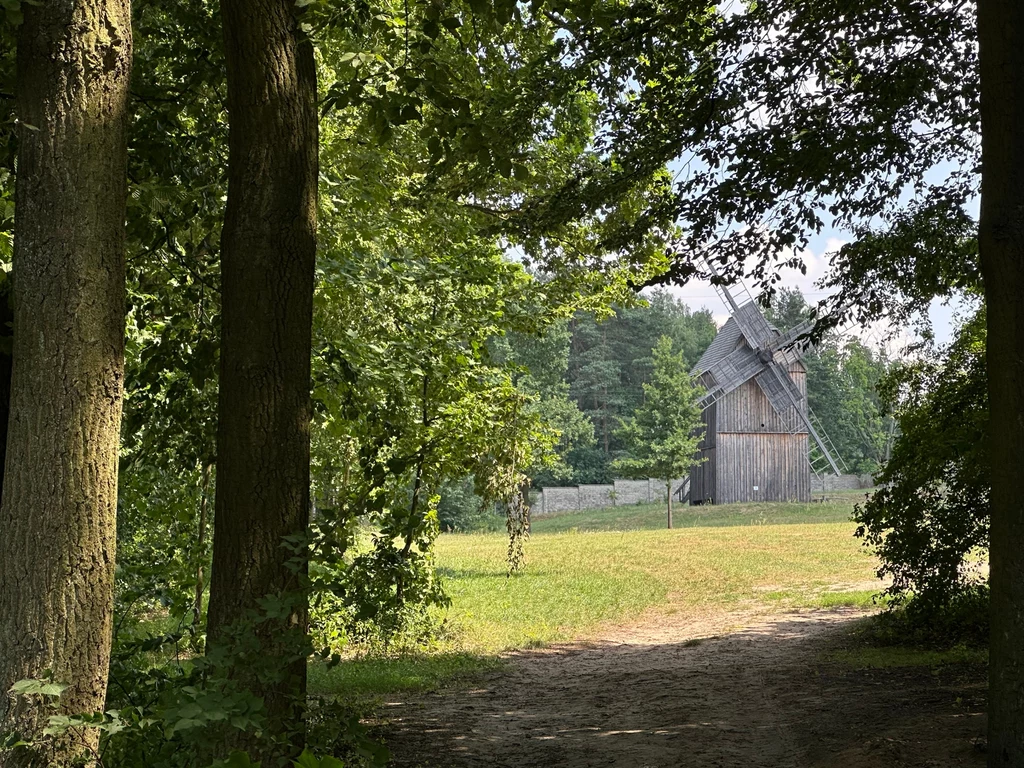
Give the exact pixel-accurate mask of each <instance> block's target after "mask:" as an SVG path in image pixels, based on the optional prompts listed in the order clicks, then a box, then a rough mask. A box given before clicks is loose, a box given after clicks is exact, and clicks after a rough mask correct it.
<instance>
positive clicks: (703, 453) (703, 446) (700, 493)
mask: <svg viewBox="0 0 1024 768" xmlns="http://www.w3.org/2000/svg"><path fill="white" fill-rule="evenodd" d="M717 413H718V404H717V403H715V404H713V405H711V406H709V407H708V408H707V409H705V411H704V413H703V414H702V415H701V422H702V423H703V425H704V439H703V440H701V442H700V444H699V445H698V447H697V456H698V458H699V459H700V460H699V462H698V463H696V464H694V465H693V467H691V468H690V503H691V504H703V503H704V502H706V501H710V500H711V499H713V498H714V495H715V444H716V443H717V435H718V432H717V430H716V428H715V427H716V423H717Z"/></svg>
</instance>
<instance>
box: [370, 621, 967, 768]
mask: <svg viewBox="0 0 1024 768" xmlns="http://www.w3.org/2000/svg"><path fill="white" fill-rule="evenodd" d="M862 616H863V613H858V612H856V611H851V610H830V611H810V612H802V613H789V614H784V615H777V616H773V617H767V618H765V617H761V618H755V617H753V616H751V615H749V614H748V615H739V614H723V615H719V616H712V617H705V618H701V619H693V618H690V619H686V618H672V617H659V618H657V619H656V620H651V621H648V622H645V623H643V624H640V625H637V626H634V627H629V628H623V629H620V630H616V631H614V632H612V633H610V634H609V636H608V637H606V638H604V639H603V640H601V641H600V642H595V643H589V644H570V645H565V646H561V647H556V648H551V649H545V650H543V651H536V652H524V653H519V654H515V655H514V656H512V657H510V660H511V663H510V664H509V665H508V667H506V668H505V669H503V670H501V671H500V672H499V673H495V674H494V675H492V676H491V677H490V678H489V679H487V680H486V681H485V682H484V684H483V685H482V686H481V687H478V688H474V689H469V690H467V689H451V690H444V691H441V692H438V693H434V694H429V695H426V696H417V697H410V698H406V699H401V700H393V701H390V702H389V706H388V707H387V710H388V711H387V714H388V716H389V718H390V726H389V727H388V729H387V737H388V744H389V747H390V748H391V750H392V754H393V756H394V761H393V763H392V764H393V765H394V766H398V767H399V768H413V767H414V766H415V767H420V766H422V767H424V768H483V767H484V766H487V767H488V768H491V767H493V768H502V767H504V766H508V767H509V768H512V767H513V766H514V767H515V768H532V767H533V766H565V768H597V767H598V766H623V767H624V768H683V767H686V768H689V767H690V766H693V767H694V768H719V767H721V768H733V767H736V768H741V767H742V768H762V767H763V768H804V766H808V767H813V768H826V767H829V768H831V767H833V766H834V767H835V768H899V767H900V766H914V767H915V768H926V767H927V768H940V767H941V768H944V767H945V766H982V765H983V764H984V754H983V753H982V752H981V751H980V750H979V749H978V748H977V747H976V746H975V743H976V742H978V741H979V737H980V736H981V735H982V734H983V733H984V722H983V720H984V717H983V715H981V714H980V710H981V709H982V708H983V703H984V702H983V694H984V687H983V682H984V681H983V677H984V674H983V671H981V670H978V669H975V668H971V669H965V668H956V669H953V668H943V669H940V670H938V671H937V672H936V671H933V670H931V669H930V668H928V667H910V668H897V669H885V670H878V669H873V670H852V669H845V668H840V667H838V666H837V665H835V664H830V663H829V662H827V661H824V660H823V654H825V653H827V652H828V651H829V650H831V649H835V648H837V647H839V646H841V644H842V643H843V642H844V639H843V638H844V636H845V634H846V633H845V630H846V629H848V628H849V626H850V625H851V623H852V622H854V621H856V620H858V619H859V618H861V617H862ZM717 635H721V636H717Z"/></svg>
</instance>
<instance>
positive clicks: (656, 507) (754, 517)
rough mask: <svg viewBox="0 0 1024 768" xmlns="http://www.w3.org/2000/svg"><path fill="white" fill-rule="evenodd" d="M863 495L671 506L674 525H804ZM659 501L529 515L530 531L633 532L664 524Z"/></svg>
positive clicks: (848, 508)
mask: <svg viewBox="0 0 1024 768" xmlns="http://www.w3.org/2000/svg"><path fill="white" fill-rule="evenodd" d="M863 499H864V491H860V492H859V493H856V494H849V493H843V494H842V495H840V494H835V495H833V496H829V497H828V501H825V502H815V503H811V504H790V503H781V504H723V505H712V506H706V507H686V506H679V507H675V508H674V509H673V514H672V522H673V525H674V527H676V528H703V527H716V526H735V525H740V526H742V525H792V524H806V523H844V522H847V521H848V520H849V519H850V515H852V514H853V507H854V504H856V503H857V502H858V501H862V500H863ZM665 518H666V515H665V505H664V504H634V505H630V506H623V507H608V508H606V509H591V510H584V511H583V512H559V513H556V514H553V515H544V516H537V517H534V519H533V523H532V530H533V533H535V534H540V533H563V532H570V531H580V532H583V531H635V530H658V529H662V528H665V523H666V519H665Z"/></svg>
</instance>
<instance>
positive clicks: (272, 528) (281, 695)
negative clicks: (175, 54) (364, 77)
mask: <svg viewBox="0 0 1024 768" xmlns="http://www.w3.org/2000/svg"><path fill="white" fill-rule="evenodd" d="M295 8H296V6H295V3H294V2H292V0H222V2H221V10H222V14H223V21H224V31H225V51H226V56H227V78H228V113H229V117H230V134H229V136H230V138H229V163H228V203H227V211H226V214H225V221H224V230H223V234H222V238H221V249H222V255H221V259H222V260H221V271H222V335H221V370H220V393H219V403H218V418H219V423H218V433H217V479H216V501H215V507H214V539H213V568H212V573H211V582H210V604H209V609H208V610H209V613H208V635H209V638H210V647H211V648H215V647H217V646H218V645H220V646H221V647H224V646H225V645H226V644H230V641H231V640H232V636H233V628H234V629H238V628H239V627H241V626H243V625H245V624H247V623H250V626H249V628H248V630H247V632H246V633H244V636H243V639H246V638H247V639H248V640H249V641H252V640H253V639H255V643H256V645H257V648H256V649H255V650H250V651H249V652H248V655H247V656H245V657H242V658H240V659H238V661H239V662H240V663H238V664H236V666H235V668H234V671H233V672H232V673H231V674H232V675H233V676H234V677H235V678H236V679H238V680H239V681H240V682H241V683H242V684H243V685H244V686H245V687H247V688H248V690H250V691H251V692H253V693H254V694H256V695H258V696H260V697H262V698H263V699H264V703H265V707H266V713H267V715H268V718H269V732H270V733H271V734H274V735H276V736H277V737H279V740H287V739H288V738H290V739H291V741H292V742H293V743H296V742H298V741H300V740H301V736H302V734H301V719H300V714H301V710H302V707H303V706H304V701H305V691H306V655H305V652H306V651H305V645H304V643H305V641H306V625H307V610H306V597H305V594H304V593H303V589H304V587H305V578H304V577H305V574H306V563H305V558H304V555H303V554H301V553H298V554H297V553H296V552H295V551H293V550H292V549H289V548H288V547H286V546H284V545H285V540H286V537H290V536H295V535H300V536H301V535H303V534H305V531H306V528H307V525H308V518H309V422H310V356H311V346H312V318H313V282H314V265H315V255H316V254H315V251H316V194H317V173H318V165H317V162H318V160H317V151H318V145H317V111H316V67H315V63H314V59H313V47H312V43H311V42H310V41H309V40H307V39H305V38H304V37H303V36H302V34H301V32H300V30H299V28H298V22H297V20H296V17H295ZM272 596H277V597H278V598H280V600H281V601H283V602H284V604H286V605H287V609H286V612H285V613H286V615H284V616H281V617H278V618H274V619H271V620H259V619H257V617H258V616H260V615H263V616H264V617H265V614H266V610H265V608H266V603H264V604H263V606H262V607H261V605H260V601H261V600H263V598H267V597H272ZM280 605H281V603H279V607H280ZM253 621H256V623H255V625H254V626H252V625H251V622H253ZM261 662H262V663H261ZM247 738H248V737H247ZM241 746H242V747H243V748H248V749H249V750H250V753H251V756H252V757H253V758H254V759H256V758H267V757H270V756H274V755H276V754H277V753H274V752H273V751H272V750H271V752H268V751H267V750H268V747H267V746H266V744H265V743H258V742H256V741H254V740H251V739H250V741H249V743H247V744H246V743H243V744H242V745H241Z"/></svg>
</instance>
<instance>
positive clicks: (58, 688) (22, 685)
mask: <svg viewBox="0 0 1024 768" xmlns="http://www.w3.org/2000/svg"><path fill="white" fill-rule="evenodd" d="M66 688H67V685H65V684H63V683H53V682H47V681H45V680H19V681H18V682H16V683H15V684H14V685H12V686H11V688H10V692H11V693H13V694H16V695H22V696H28V695H39V696H60V695H61V694H62V693H64V690H65V689H66Z"/></svg>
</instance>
